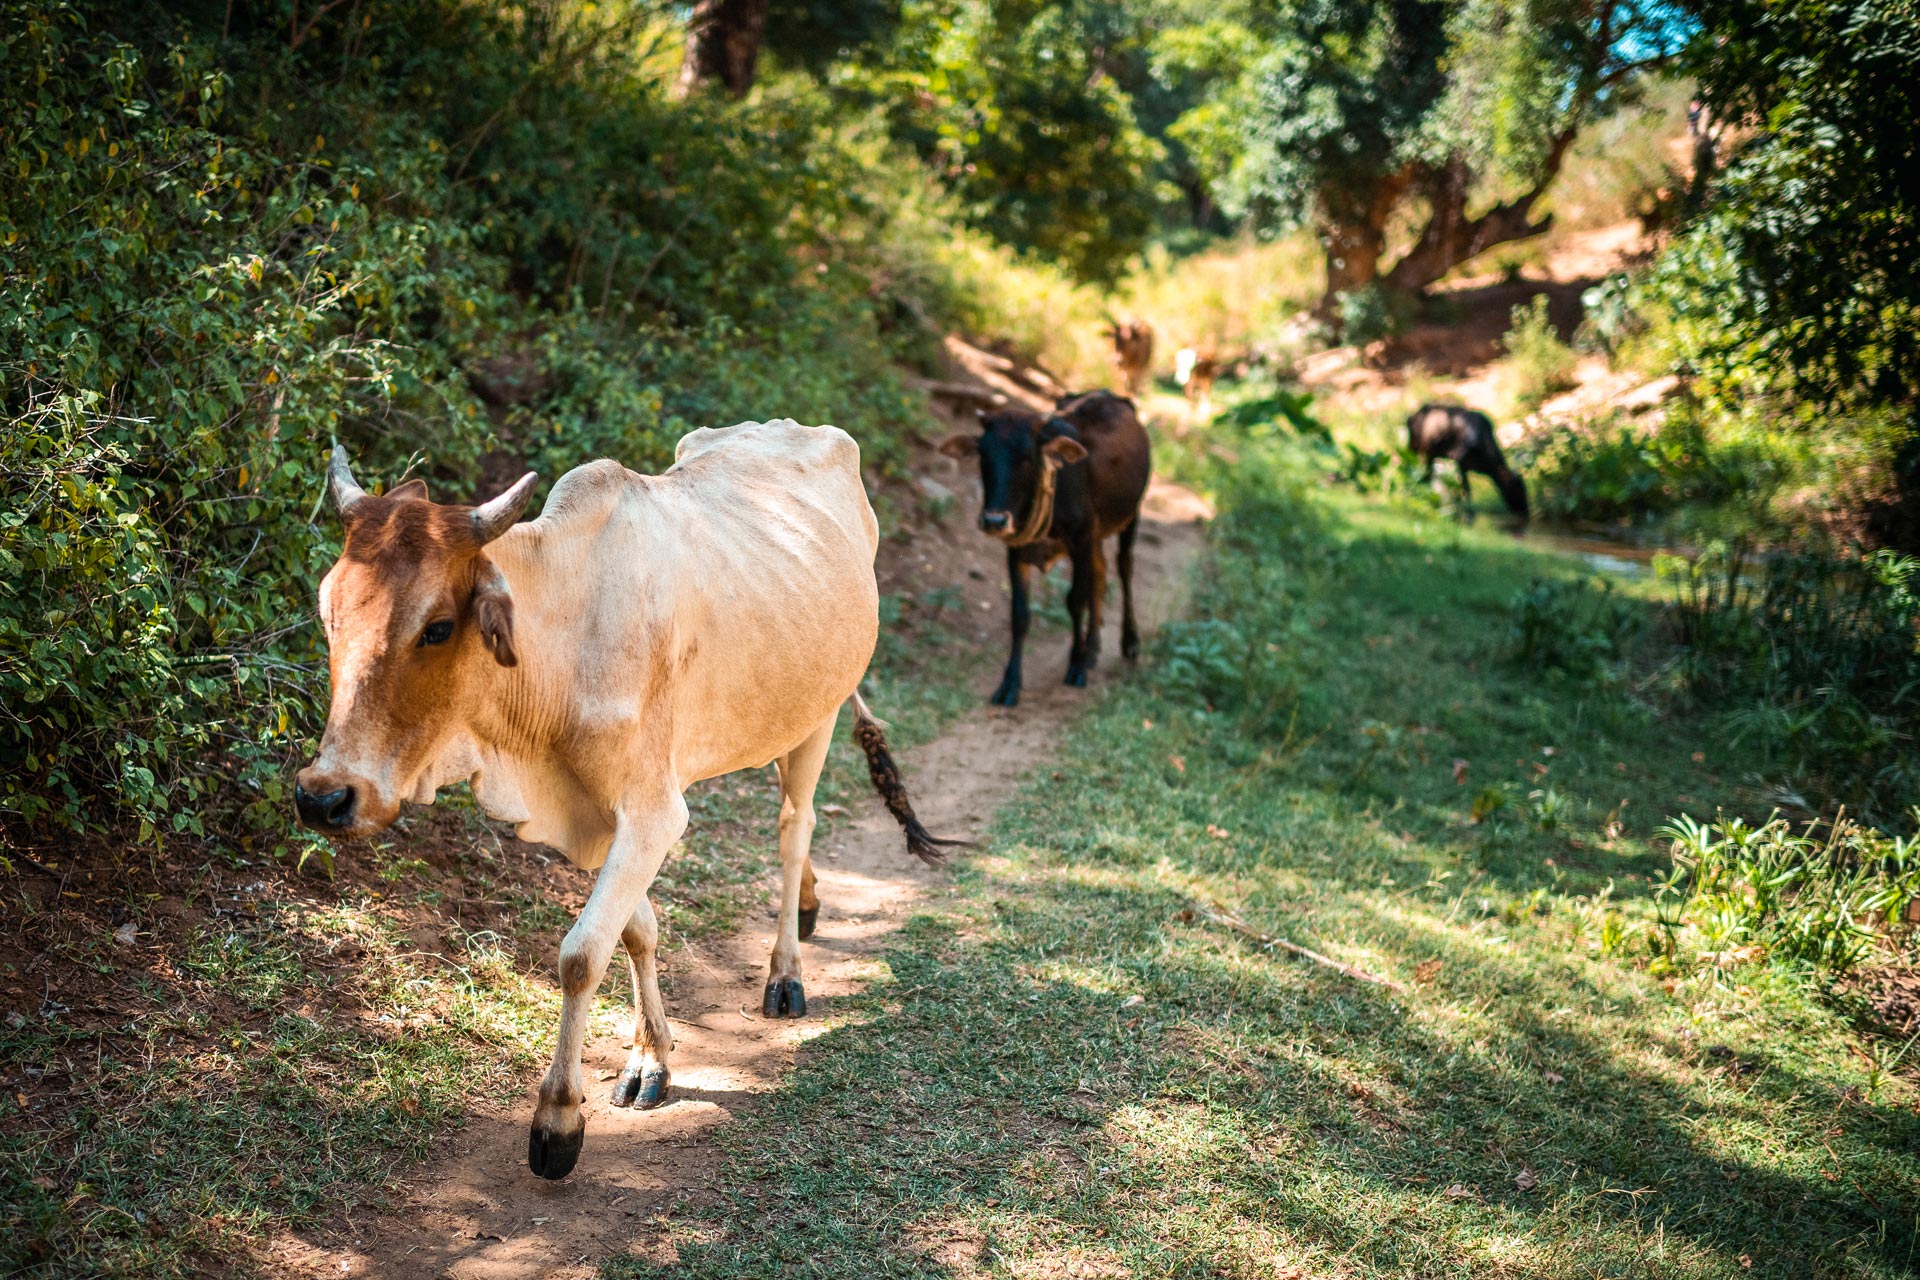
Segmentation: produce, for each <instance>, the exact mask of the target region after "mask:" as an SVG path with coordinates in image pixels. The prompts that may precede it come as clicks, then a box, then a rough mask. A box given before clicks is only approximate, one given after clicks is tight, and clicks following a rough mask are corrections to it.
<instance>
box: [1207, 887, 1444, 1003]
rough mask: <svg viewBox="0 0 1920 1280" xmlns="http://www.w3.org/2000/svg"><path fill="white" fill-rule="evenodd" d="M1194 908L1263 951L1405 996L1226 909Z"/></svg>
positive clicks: (1387, 982) (1400, 987) (1388, 982)
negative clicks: (1280, 953)
mask: <svg viewBox="0 0 1920 1280" xmlns="http://www.w3.org/2000/svg"><path fill="white" fill-rule="evenodd" d="M1194 908H1195V910H1196V912H1197V913H1198V914H1199V915H1200V916H1201V917H1203V918H1204V919H1206V920H1209V921H1211V922H1213V923H1214V924H1217V925H1220V926H1221V927H1222V928H1226V929H1231V930H1233V931H1234V932H1235V933H1237V934H1239V935H1240V936H1241V937H1243V938H1248V939H1251V940H1252V941H1254V942H1257V943H1259V944H1260V945H1261V946H1263V947H1278V948H1280V949H1281V950H1282V951H1287V952H1291V953H1292V954H1294V955H1296V956H1300V957H1301V958H1303V959H1306V960H1311V961H1313V962H1314V963H1315V964H1323V965H1325V966H1327V968H1329V969H1333V970H1337V971H1338V972H1340V973H1344V974H1346V975H1347V976H1348V977H1349V978H1358V979H1359V980H1360V981H1362V982H1371V983H1373V984H1374V985H1375V986H1377V987H1385V988H1386V989H1387V990H1389V991H1392V992H1394V993H1395V994H1397V995H1405V994H1406V993H1407V988H1406V986H1405V985H1404V984H1402V983H1399V982H1395V981H1394V980H1393V979H1392V978H1383V977H1381V976H1380V975H1379V974H1377V973H1368V972H1367V971H1366V970H1365V969H1356V968H1354V967H1353V966H1352V965H1350V964H1344V963H1342V962H1341V961H1338V960H1335V959H1334V958H1333V957H1332V956H1323V955H1321V954H1320V953H1319V952H1318V951H1313V950H1310V949H1309V948H1307V947H1303V946H1301V945H1300V944H1299V943H1297V942H1289V941H1287V940H1286V939H1285V938H1281V937H1276V936H1275V935H1273V934H1271V933H1262V932H1260V930H1258V929H1256V928H1254V927H1253V926H1252V925H1250V924H1248V923H1247V922H1246V921H1245V920H1242V919H1241V918H1240V917H1239V916H1237V915H1235V914H1233V912H1231V911H1229V910H1227V909H1226V908H1225V907H1221V906H1209V905H1208V904H1206V903H1195V904H1194Z"/></svg>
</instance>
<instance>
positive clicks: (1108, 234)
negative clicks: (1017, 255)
mask: <svg viewBox="0 0 1920 1280" xmlns="http://www.w3.org/2000/svg"><path fill="white" fill-rule="evenodd" d="M1144 36H1145V28H1144V27H1143V26H1142V25H1141V24H1140V23H1139V22H1137V21H1136V20H1135V18H1134V17H1133V15H1132V14H1130V12H1129V11H1128V10H1127V9H1126V8H1125V7H1124V6H1120V5H1110V4H1104V3H1096V2H1095V0H1079V2H1078V3H1072V4H1039V3H1036V2H1035V0H916V2H914V3H909V4H907V5H905V6H904V8H903V11H902V18H901V26H900V30H899V33H898V35H897V37H896V38H895V39H894V40H893V41H891V42H890V43H889V44H888V45H887V46H886V47H884V48H883V49H878V50H874V51H871V52H870V54H869V55H868V56H867V57H866V58H864V59H861V60H857V61H855V62H854V63H852V64H850V65H849V66H847V67H845V68H842V69H841V70H839V71H837V72H836V73H835V74H834V76H833V83H834V86H835V88H836V90H837V91H838V92H839V93H840V94H841V95H842V96H843V97H844V98H846V99H847V100H848V101H849V102H850V103H852V104H853V105H854V106H855V107H856V108H862V107H872V108H873V109H876V110H877V111H879V112H880V113H881V114H882V115H883V117H884V118H885V120H886V121H887V125H888V129H889V132H890V133H891V134H892V136H894V137H895V138H897V139H900V140H901V141H903V142H905V143H906V144H907V145H908V146H909V147H911V148H912V149H913V151H914V152H915V153H917V154H918V155H919V156H920V157H922V158H923V159H924V160H925V161H926V162H927V163H928V164H929V165H930V166H931V167H932V168H933V169H934V171H935V172H937V173H939V174H941V175H942V176H943V177H945V178H946V180H947V181H948V183H949V184H950V185H951V187H952V188H953V190H954V191H955V192H957V193H958V194H959V196H960V197H961V199H962V201H963V202H964V204H965V205H966V206H967V209H968V217H969V220H970V221H971V222H972V223H973V225H975V226H977V227H980V228H982V229H985V230H987V231H989V232H990V233H992V234H993V235H994V236H995V237H996V238H998V239H1000V240H1001V241H1003V242H1005V243H1008V244H1011V245H1013V246H1015V247H1016V248H1019V249H1023V250H1031V251H1034V252H1037V253H1039V254H1041V255H1043V256H1045V257H1048V258H1052V259H1055V260H1058V261H1060V262H1062V263H1064V264H1066V265H1067V266H1068V267H1069V268H1070V269H1071V270H1072V271H1074V272H1075V273H1077V274H1078V275H1080V276H1081V277H1083V278H1087V279H1093V280H1111V279H1113V278H1114V277H1116V276H1117V275H1118V274H1119V273H1120V270H1121V268H1122V267H1123V266H1124V265H1125V263H1126V260H1127V259H1128V258H1129V257H1130V256H1131V255H1132V254H1134V253H1135V252H1137V251H1138V250H1139V249H1141V248H1142V247H1144V246H1145V244H1146V242H1147V239H1148V237H1149V236H1150V235H1151V234H1152V232H1153V231H1154V230H1155V228H1156V218H1155V212H1156V207H1155V201H1154V199H1153V180H1154V177H1155V168H1156V165H1157V164H1158V162H1159V160H1160V158H1161V155H1162V149H1161V147H1160V145H1159V144H1158V143H1157V142H1155V141H1154V140H1153V139H1151V138H1149V137H1148V136H1147V135H1146V133H1145V132H1144V131H1143V130H1142V128H1141V125H1140V122H1139V120H1138V119H1137V116H1136V102H1135V99H1134V97H1133V96H1132V95H1131V94H1130V93H1129V92H1128V91H1127V89H1125V88H1123V87H1122V85H1121V84H1120V83H1119V81H1118V79H1117V78H1116V75H1115V72H1116V71H1117V70H1119V69H1120V67H1121V66H1122V65H1123V64H1125V63H1127V62H1128V61H1129V59H1131V58H1135V57H1137V55H1138V52H1139V49H1138V46H1139V42H1140V41H1141V40H1142V39H1143V38H1144Z"/></svg>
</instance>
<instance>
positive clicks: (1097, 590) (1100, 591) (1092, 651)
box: [1087, 536, 1107, 670]
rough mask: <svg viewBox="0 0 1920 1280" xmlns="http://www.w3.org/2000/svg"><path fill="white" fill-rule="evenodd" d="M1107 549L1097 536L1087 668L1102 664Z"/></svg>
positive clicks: (1088, 629) (1090, 603) (1095, 540)
mask: <svg viewBox="0 0 1920 1280" xmlns="http://www.w3.org/2000/svg"><path fill="white" fill-rule="evenodd" d="M1106 604H1107V549H1106V545H1105V544H1104V543H1103V542H1102V541H1101V540H1100V538H1099V537H1098V536H1096V537H1095V538H1094V540H1093V593H1092V596H1091V598H1090V599H1089V600H1088V601H1087V613H1088V616H1087V668H1088V669H1089V670H1091V669H1093V668H1094V667H1097V666H1099V665H1100V638H1101V637H1100V632H1101V631H1102V630H1103V629H1104V628H1105V627H1106V612H1107V610H1106Z"/></svg>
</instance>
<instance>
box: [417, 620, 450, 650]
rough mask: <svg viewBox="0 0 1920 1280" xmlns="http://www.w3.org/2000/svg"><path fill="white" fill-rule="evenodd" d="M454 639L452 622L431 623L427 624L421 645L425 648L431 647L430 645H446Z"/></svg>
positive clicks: (421, 635) (422, 634) (421, 636)
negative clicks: (426, 646)
mask: <svg viewBox="0 0 1920 1280" xmlns="http://www.w3.org/2000/svg"><path fill="white" fill-rule="evenodd" d="M452 638H453V623H452V622H451V621H444V622H429V623H428V624H427V629H426V630H425V631H422V632H421V633H420V643H421V645H423V646H425V645H430V644H445V643H446V642H447V641H448V640H450V639H452Z"/></svg>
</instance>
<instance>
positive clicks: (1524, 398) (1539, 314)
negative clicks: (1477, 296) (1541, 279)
mask: <svg viewBox="0 0 1920 1280" xmlns="http://www.w3.org/2000/svg"><path fill="white" fill-rule="evenodd" d="M1503 341H1504V343H1505V346H1506V351H1507V375H1508V376H1509V377H1510V378H1511V379H1512V391H1511V393H1510V394H1511V396H1512V398H1513V403H1514V407H1515V408H1516V409H1517V410H1518V411H1519V412H1521V413H1532V412H1533V411H1534V410H1535V409H1538V408H1539V407H1540V406H1541V405H1543V404H1545V403H1546V402H1547V401H1548V400H1550V399H1551V398H1553V397H1554V396H1556V395H1559V394H1560V393H1561V392H1562V391H1567V390H1571V389H1572V387H1573V386H1574V381H1573V367H1574V365H1575V364H1577V363H1578V362H1579V356H1578V355H1576V354H1575V352H1574V350H1573V348H1572V347H1570V346H1568V345H1567V344H1566V343H1564V342H1562V341H1561V340H1560V331H1559V330H1558V329H1556V328H1554V327H1553V321H1552V320H1550V319H1548V318H1547V295H1546V294H1544V293H1541V294H1535V295H1534V297H1533V300H1532V301H1531V302H1526V303H1522V304H1521V305H1520V306H1517V307H1515V308H1514V309H1513V318H1512V325H1511V327H1510V328H1509V329H1508V330H1507V336H1506V338H1505V339H1504V340H1503Z"/></svg>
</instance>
